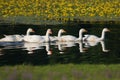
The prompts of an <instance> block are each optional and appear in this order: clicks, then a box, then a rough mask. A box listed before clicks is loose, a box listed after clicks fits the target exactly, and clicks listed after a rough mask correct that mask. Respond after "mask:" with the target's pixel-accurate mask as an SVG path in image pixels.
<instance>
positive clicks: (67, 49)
mask: <svg viewBox="0 0 120 80" xmlns="http://www.w3.org/2000/svg"><path fill="white" fill-rule="evenodd" d="M119 26H120V25H119V24H77V25H72V24H69V25H55V26H52V25H49V26H39V25H16V26H15V25H14V26H13V25H0V37H1V38H2V37H3V35H4V34H7V35H10V34H23V35H25V34H26V30H27V29H28V28H29V27H31V28H33V29H34V30H35V31H36V32H35V33H34V34H38V35H45V33H46V30H47V29H48V28H51V29H52V31H53V34H52V36H56V35H57V32H58V30H59V29H61V28H63V29H65V30H66V31H67V33H65V34H63V35H67V34H70V35H74V36H76V37H78V32H79V29H81V28H85V29H86V30H88V33H85V34H94V35H97V36H100V35H101V31H102V29H103V28H104V27H107V28H109V29H110V30H111V32H108V33H106V36H105V41H101V42H97V43H90V42H87V43H86V42H56V43H27V42H0V65H1V66H3V65H18V64H31V65H48V64H58V63H60V64H68V63H73V64H82V63H84V64H118V63H120V49H119V47H120V46H119V44H120V37H119V34H120V30H119Z"/></svg>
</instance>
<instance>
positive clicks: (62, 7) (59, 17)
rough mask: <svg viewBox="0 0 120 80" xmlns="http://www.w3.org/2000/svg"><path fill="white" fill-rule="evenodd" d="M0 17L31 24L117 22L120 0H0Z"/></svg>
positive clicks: (119, 15) (119, 14)
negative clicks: (47, 22)
mask: <svg viewBox="0 0 120 80" xmlns="http://www.w3.org/2000/svg"><path fill="white" fill-rule="evenodd" d="M0 16H1V18H3V19H10V20H11V19H13V18H14V20H13V21H16V20H18V21H22V20H27V21H29V20H32V19H34V20H33V21H32V22H36V21H40V20H42V21H47V20H50V21H51V20H52V21H62V22H66V21H74V20H82V21H94V20H95V21H96V20H97V21H99V20H100V21H105V20H119V17H120V0H0Z"/></svg>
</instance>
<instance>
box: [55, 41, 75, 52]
mask: <svg viewBox="0 0 120 80" xmlns="http://www.w3.org/2000/svg"><path fill="white" fill-rule="evenodd" d="M56 45H57V46H58V50H59V51H60V52H59V53H60V54H63V53H64V51H65V50H66V48H68V47H73V46H76V45H75V42H57V43H56Z"/></svg>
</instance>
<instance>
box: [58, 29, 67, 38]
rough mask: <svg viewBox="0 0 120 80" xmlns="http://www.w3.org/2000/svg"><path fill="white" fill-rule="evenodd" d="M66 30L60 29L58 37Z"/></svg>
mask: <svg viewBox="0 0 120 80" xmlns="http://www.w3.org/2000/svg"><path fill="white" fill-rule="evenodd" d="M65 32H66V31H65V30H64V29H60V30H59V32H58V37H60V36H61V34H62V33H65Z"/></svg>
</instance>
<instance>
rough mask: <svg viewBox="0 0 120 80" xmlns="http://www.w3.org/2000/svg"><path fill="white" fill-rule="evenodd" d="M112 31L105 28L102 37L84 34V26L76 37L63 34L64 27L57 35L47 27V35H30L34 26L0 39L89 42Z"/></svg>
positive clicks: (2, 40) (96, 40)
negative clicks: (20, 33) (23, 31)
mask: <svg viewBox="0 0 120 80" xmlns="http://www.w3.org/2000/svg"><path fill="white" fill-rule="evenodd" d="M108 31H110V30H109V29H108V28H104V29H103V30H102V33H101V37H97V36H95V35H90V34H87V35H84V36H83V33H84V32H87V30H85V29H84V28H81V29H80V30H79V37H78V38H77V37H75V36H73V35H62V33H64V32H66V31H65V30H64V29H60V30H59V31H58V35H57V36H50V35H51V34H52V30H51V29H47V31H46V35H45V36H41V35H30V33H31V32H35V31H34V30H33V29H32V28H28V29H27V31H26V35H18V34H15V35H4V36H5V37H4V38H2V39H0V42H18V41H25V42H36V43H44V42H56V41H57V42H69V41H70V42H71V41H73V42H77V41H87V42H99V41H103V40H104V39H105V33H106V32H108Z"/></svg>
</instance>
